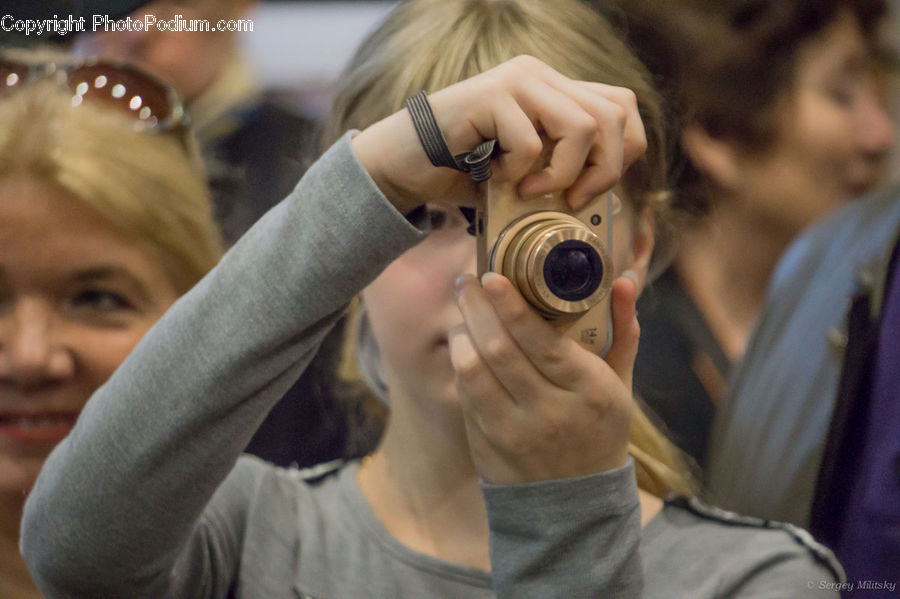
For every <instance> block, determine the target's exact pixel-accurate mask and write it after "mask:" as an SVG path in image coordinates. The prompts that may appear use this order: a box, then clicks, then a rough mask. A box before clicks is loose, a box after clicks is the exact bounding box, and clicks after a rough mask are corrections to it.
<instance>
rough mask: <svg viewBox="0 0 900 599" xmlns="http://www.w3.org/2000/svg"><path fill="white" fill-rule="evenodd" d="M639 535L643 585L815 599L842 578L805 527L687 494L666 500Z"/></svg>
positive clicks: (720, 593) (706, 593)
mask: <svg viewBox="0 0 900 599" xmlns="http://www.w3.org/2000/svg"><path fill="white" fill-rule="evenodd" d="M644 541H645V542H644V545H643V546H642V553H643V557H644V567H645V569H646V571H647V574H646V578H647V583H648V586H649V587H650V588H651V589H652V588H659V586H660V585H664V586H667V587H668V588H669V590H670V591H671V590H672V589H673V586H674V588H679V589H682V590H683V589H686V588H687V589H690V590H691V592H690V593H688V594H686V595H684V596H689V595H690V596H717V597H745V596H746V597H750V596H766V597H781V596H784V597H804V596H806V595H807V594H810V595H813V596H819V597H821V596H822V595H821V593H822V591H823V590H831V591H837V590H839V588H840V586H839V585H840V584H842V583H843V582H844V581H845V575H844V571H843V569H842V568H841V566H840V564H839V563H838V561H837V560H836V559H835V557H834V555H833V554H832V553H831V551H829V550H828V549H827V548H826V547H824V546H823V545H821V544H820V543H818V542H816V541H815V540H814V539H813V538H812V537H811V536H810V535H809V533H808V532H806V531H805V530H803V529H801V528H798V527H796V526H793V525H791V524H785V523H781V522H775V521H771V520H763V519H760V518H751V517H747V516H741V515H738V514H736V513H734V512H729V511H726V510H723V509H719V508H716V507H713V506H710V505H707V504H705V503H703V502H701V501H699V500H697V499H693V498H692V499H686V498H682V497H678V498H670V499H669V500H667V502H666V507H665V508H664V509H663V511H662V512H661V513H660V515H659V516H657V518H655V519H654V520H653V521H651V522H650V523H649V524H648V526H647V528H646V529H645V539H644ZM650 596H655V595H654V594H652V593H651V594H650ZM669 596H680V595H678V593H675V594H674V595H669Z"/></svg>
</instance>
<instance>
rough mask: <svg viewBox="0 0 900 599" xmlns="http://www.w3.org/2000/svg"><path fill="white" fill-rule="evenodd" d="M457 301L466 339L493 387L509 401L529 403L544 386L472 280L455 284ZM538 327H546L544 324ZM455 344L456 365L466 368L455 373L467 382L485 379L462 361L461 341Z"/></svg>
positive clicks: (483, 292) (541, 378) (465, 279)
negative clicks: (495, 384)
mask: <svg viewBox="0 0 900 599" xmlns="http://www.w3.org/2000/svg"><path fill="white" fill-rule="evenodd" d="M457 297H458V304H459V309H460V311H461V312H462V315H463V317H464V318H465V321H466V329H467V331H468V336H467V337H468V339H470V340H471V343H472V344H473V348H474V349H475V352H476V354H477V356H479V358H480V359H481V360H482V361H483V364H484V365H485V369H486V370H489V371H490V374H491V375H493V377H495V378H496V380H497V381H498V383H497V384H498V385H500V386H502V387H503V388H504V389H505V390H506V391H507V392H508V393H509V395H510V396H511V397H512V398H513V401H516V402H518V403H528V402H530V401H533V400H534V399H535V395H536V394H538V393H539V392H538V390H539V389H540V388H541V387H542V386H544V385H547V381H546V380H545V379H544V378H543V377H542V376H541V373H540V372H539V371H538V370H536V369H535V368H534V366H533V365H532V363H531V361H530V360H529V358H528V356H526V355H525V353H524V348H523V346H522V345H521V344H519V343H517V341H516V339H514V338H513V337H512V336H511V335H510V333H509V332H508V330H507V328H506V327H505V326H504V322H503V321H501V320H500V318H498V315H497V312H496V311H495V310H494V306H493V305H492V304H491V301H490V300H489V299H488V298H487V296H486V294H485V291H484V290H483V289H482V288H481V286H480V285H479V284H478V281H477V280H476V279H475V277H472V276H465V277H460V279H459V280H458V282H457ZM535 316H536V315H535ZM539 324H542V325H545V326H546V323H539ZM458 343H459V345H460V346H461V347H460V348H459V349H460V351H459V352H458V353H459V354H460V360H459V362H460V364H461V365H462V366H465V367H466V372H461V371H460V369H457V374H458V375H460V374H462V375H463V377H464V378H465V379H468V380H469V381H471V380H472V379H474V378H476V375H480V376H486V375H487V374H488V373H487V372H486V371H485V372H482V371H479V369H478V368H479V367H478V366H476V365H474V364H472V363H471V361H464V360H462V358H464V357H465V355H464V354H463V351H462V350H464V349H466V348H465V346H464V342H463V341H461V340H460V341H458Z"/></svg>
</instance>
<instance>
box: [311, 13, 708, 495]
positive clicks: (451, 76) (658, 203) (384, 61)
mask: <svg viewBox="0 0 900 599" xmlns="http://www.w3.org/2000/svg"><path fill="white" fill-rule="evenodd" d="M520 54H530V55H532V56H535V57H537V58H539V59H541V60H543V61H544V62H546V63H547V64H549V65H550V66H552V67H553V68H555V69H556V70H558V71H560V72H561V73H563V74H564V75H566V76H568V77H571V78H575V79H580V80H587V81H600V82H603V83H607V84H611V85H617V86H622V87H627V88H629V89H631V90H633V91H634V92H635V94H636V96H637V99H638V107H639V110H640V112H641V116H642V118H643V121H644V127H645V129H646V131H647V141H648V149H647V152H646V153H645V154H644V156H643V157H641V158H640V159H639V160H638V161H637V162H636V163H635V164H634V165H633V166H632V167H631V168H630V169H629V170H628V171H627V173H626V174H625V177H624V178H623V181H622V184H623V187H624V190H625V195H626V198H627V201H628V202H629V204H630V207H631V209H632V210H633V213H634V214H636V215H639V214H641V213H642V212H643V211H644V209H646V208H648V207H650V208H651V209H653V210H654V214H656V215H657V218H659V216H658V215H659V214H661V213H664V208H665V206H664V203H665V201H666V199H667V198H668V197H669V196H668V193H667V187H666V178H665V167H666V157H665V147H664V133H663V131H664V127H663V110H662V106H661V101H660V99H659V97H658V95H657V93H656V91H655V90H654V88H653V86H652V84H651V82H650V77H649V75H648V74H647V72H646V70H645V69H644V68H643V66H642V65H641V64H640V62H639V61H638V60H637V59H636V58H635V57H634V56H633V54H632V53H631V52H630V51H629V50H628V49H627V47H626V46H625V45H624V43H623V42H622V41H621V40H620V39H619V37H618V36H617V35H616V33H615V31H614V30H613V29H612V27H611V26H610V25H609V23H607V22H606V21H605V20H604V19H603V18H602V17H601V16H600V15H599V14H597V13H596V12H594V11H592V10H591V9H589V8H588V7H586V6H584V5H582V4H581V3H580V2H577V1H576V0H565V1H562V0H557V1H552V2H551V1H543V0H457V1H453V2H448V1H447V0H411V1H408V2H404V3H403V4H401V5H400V6H399V7H398V8H396V9H395V10H394V11H393V12H392V13H391V14H390V15H389V16H388V17H387V19H386V20H385V21H384V23H383V24H382V25H381V26H380V27H379V28H378V29H377V30H376V31H375V32H374V33H372V34H371V35H370V36H369V38H368V39H366V41H365V42H363V44H362V45H361V46H360V48H359V49H358V50H357V52H356V55H355V56H354V58H353V59H352V61H351V62H350V64H349V66H348V67H347V69H346V70H345V72H344V74H343V75H342V77H341V79H340V80H341V81H342V82H343V85H342V87H341V89H340V90H339V92H338V94H337V98H336V100H335V103H334V105H333V109H332V114H331V119H330V122H329V124H328V126H327V128H326V131H325V134H324V139H323V141H324V142H325V143H326V145H328V144H331V143H333V142H334V140H336V139H337V138H338V137H340V135H342V134H343V133H344V132H345V131H347V130H348V129H363V128H365V127H367V126H368V125H370V124H372V123H374V122H375V121H377V120H380V119H382V118H384V117H386V116H388V115H390V114H392V113H394V112H396V111H397V110H400V109H401V108H402V107H403V105H404V101H405V99H406V98H408V97H409V96H412V95H413V94H415V93H417V92H419V91H420V90H426V91H436V90H439V89H441V88H443V87H446V86H448V85H451V84H453V83H456V82H458V81H461V80H463V79H466V78H468V77H471V76H474V75H476V74H478V73H480V72H482V71H485V70H487V69H490V68H492V67H494V66H496V65H498V64H500V63H502V62H504V61H506V60H508V59H510V58H513V57H514V56H517V55H520ZM357 312H358V311H357ZM358 321H359V318H358V314H357V318H356V319H355V320H353V319H352V320H351V322H350V326H348V327H347V330H348V335H347V343H346V344H345V354H344V357H343V360H342V364H341V369H340V374H341V376H342V377H343V378H344V379H345V380H350V381H353V380H357V381H358V380H359V370H358V367H357V360H356V357H355V352H356V350H357V348H356V345H357V338H358V333H359V330H358V327H359V322H358ZM634 411H635V414H634V417H633V419H632V430H631V442H630V452H631V455H632V456H633V457H634V460H635V462H636V464H637V476H638V484H639V486H640V487H641V488H642V489H644V490H646V491H648V492H650V493H653V494H655V495H657V496H660V497H663V496H665V495H666V494H667V493H669V492H676V493H680V494H685V495H691V494H693V483H692V479H691V476H690V474H689V471H688V468H687V467H686V465H685V462H684V460H683V459H682V457H681V452H680V451H679V450H678V449H677V448H676V447H675V446H674V445H673V444H672V443H671V442H669V441H668V440H667V439H666V438H665V436H664V435H663V434H662V433H660V432H659V430H657V429H656V428H655V427H654V426H653V424H652V423H651V422H650V420H649V419H648V418H647V417H646V415H645V414H644V413H643V412H642V411H641V409H640V408H639V407H638V406H637V403H635V410H634Z"/></svg>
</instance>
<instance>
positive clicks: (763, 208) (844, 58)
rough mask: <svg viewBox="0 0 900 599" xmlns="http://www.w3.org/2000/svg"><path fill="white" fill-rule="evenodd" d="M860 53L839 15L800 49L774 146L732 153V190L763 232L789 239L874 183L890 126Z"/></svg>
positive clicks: (854, 29)
mask: <svg viewBox="0 0 900 599" xmlns="http://www.w3.org/2000/svg"><path fill="white" fill-rule="evenodd" d="M867 52H868V50H867V45H866V41H865V40H864V39H863V36H862V31H861V30H860V27H859V25H858V22H857V21H856V19H855V17H854V16H853V15H852V14H851V13H849V12H846V11H845V12H844V13H842V14H841V15H840V18H838V19H837V20H836V21H835V22H834V23H832V24H831V25H830V26H829V28H828V29H826V30H825V31H823V33H822V34H821V35H820V36H819V37H818V38H816V39H814V40H812V41H810V42H809V43H808V44H807V45H806V46H805V47H803V49H802V51H801V53H800V55H799V60H798V63H797V72H796V76H795V86H794V90H793V93H792V94H791V96H790V97H789V98H788V99H787V101H786V102H785V103H784V104H783V105H782V106H781V107H780V111H779V115H778V116H779V119H780V123H781V126H780V131H779V134H778V137H777V139H776V141H775V143H774V145H773V146H772V147H770V148H767V149H766V150H765V151H763V152H762V153H756V154H746V153H743V154H742V153H740V152H738V155H737V159H736V162H737V169H738V172H739V174H740V178H739V180H738V185H739V186H740V187H741V188H742V189H744V190H746V191H747V194H748V196H749V199H750V201H752V202H753V205H752V206H753V210H755V211H756V212H757V213H758V215H759V216H760V217H761V218H762V219H763V220H764V221H766V224H767V225H768V226H771V227H777V228H778V229H779V230H783V231H784V232H785V233H786V234H788V235H790V236H793V235H794V234H796V233H797V232H798V231H799V230H800V229H801V228H803V227H805V226H806V225H807V224H809V223H810V222H812V221H813V220H816V219H818V218H819V217H821V216H823V215H824V214H826V213H827V212H829V211H830V210H832V209H833V208H835V207H837V206H838V205H840V204H841V203H842V202H844V201H846V200H848V199H850V198H852V197H854V196H857V195H859V194H861V193H863V192H865V191H868V190H869V189H871V188H872V186H873V185H875V184H876V183H878V178H879V175H880V172H879V170H880V169H879V167H880V166H881V163H882V159H883V158H884V157H885V155H886V153H887V151H888V150H889V149H890V147H891V145H892V143H893V124H892V122H891V120H890V119H889V117H888V115H887V114H886V112H885V109H884V105H883V103H882V98H881V97H880V94H879V90H878V89H877V85H876V83H875V80H874V76H873V74H872V72H871V69H870V66H871V65H870V62H869V61H870V58H869V56H868V54H867Z"/></svg>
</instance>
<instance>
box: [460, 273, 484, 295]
mask: <svg viewBox="0 0 900 599" xmlns="http://www.w3.org/2000/svg"><path fill="white" fill-rule="evenodd" d="M477 280H478V279H476V278H475V277H474V276H473V275H461V276H459V277H457V279H456V283H455V285H454V287H455V289H456V295H460V294H462V292H463V291H465V290H466V285H469V284H471V283H472V282H473V281H477Z"/></svg>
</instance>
